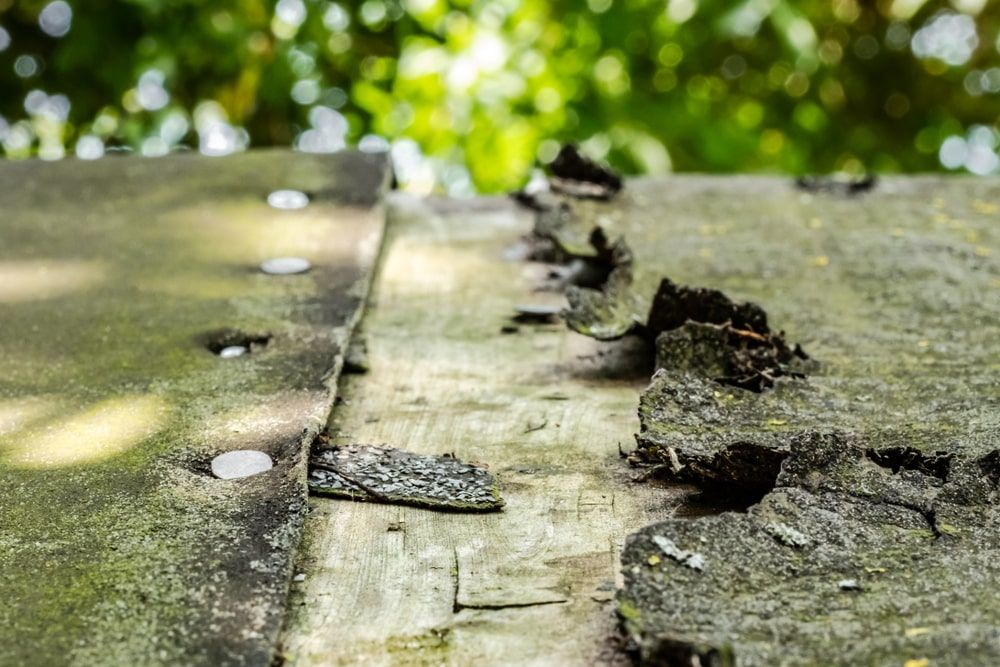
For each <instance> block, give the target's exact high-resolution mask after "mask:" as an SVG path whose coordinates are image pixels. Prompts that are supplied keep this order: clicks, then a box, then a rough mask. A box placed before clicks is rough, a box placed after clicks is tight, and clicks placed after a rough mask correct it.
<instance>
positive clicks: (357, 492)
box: [309, 445, 504, 512]
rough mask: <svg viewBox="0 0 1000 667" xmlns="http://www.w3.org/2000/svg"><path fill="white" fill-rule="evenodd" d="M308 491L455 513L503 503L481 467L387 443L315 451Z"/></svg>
mask: <svg viewBox="0 0 1000 667" xmlns="http://www.w3.org/2000/svg"><path fill="white" fill-rule="evenodd" d="M309 490H310V491H311V492H312V493H314V494H316V495H322V496H334V497H338V498H348V499H351V500H363V501H368V502H380V503H395V504H401V505H415V506H417V507H425V508H428V509H440V510H449V511H455V512H492V511H496V510H499V509H500V508H502V507H503V505H504V502H503V499H502V498H501V497H500V492H499V489H498V488H497V483H496V480H495V479H494V477H493V475H491V474H490V473H489V472H487V471H486V469H484V468H483V467H481V466H477V465H473V464H470V463H463V462H462V461H459V460H458V459H456V458H455V457H453V456H448V455H445V456H426V455H420V454H414V453H412V452H406V451H403V450H400V449H393V448H391V447H377V446H374V445H342V446H336V447H332V448H330V449H324V450H321V451H318V452H315V453H314V454H313V455H312V457H311V458H310V461H309Z"/></svg>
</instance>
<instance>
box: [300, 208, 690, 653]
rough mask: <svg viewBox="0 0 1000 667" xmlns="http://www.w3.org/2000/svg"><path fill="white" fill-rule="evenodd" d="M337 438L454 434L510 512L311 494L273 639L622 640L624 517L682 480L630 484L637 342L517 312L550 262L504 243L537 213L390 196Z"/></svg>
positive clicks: (372, 648)
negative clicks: (527, 319) (619, 596)
mask: <svg viewBox="0 0 1000 667" xmlns="http://www.w3.org/2000/svg"><path fill="white" fill-rule="evenodd" d="M391 201H392V204H391V207H390V223H389V229H388V231H387V240H386V244H385V247H384V250H383V255H382V260H381V265H380V270H379V273H378V277H377V280H376V285H375V287H374V288H373V296H372V301H371V304H370V307H369V310H368V312H367V315H366V318H365V321H364V324H363V327H364V330H365V333H366V335H367V339H368V352H369V366H370V371H369V372H368V374H367V375H351V376H345V377H344V378H343V380H342V383H341V391H340V397H341V399H342V401H343V402H342V404H340V405H339V407H338V408H336V410H335V415H334V422H333V425H332V431H333V435H334V436H337V435H338V433H339V438H338V437H335V438H334V441H335V442H337V441H338V440H340V441H342V442H354V443H373V444H388V445H391V446H394V447H402V448H405V449H409V450H413V451H416V452H421V453H431V454H443V453H448V452H453V453H454V454H455V455H456V456H458V457H459V458H460V459H463V460H466V461H477V462H480V463H485V464H488V465H489V466H490V471H491V472H492V473H494V474H495V475H497V477H498V479H499V481H500V484H501V491H502V493H503V496H504V499H505V501H506V503H507V504H506V507H505V508H504V511H503V512H502V513H497V514H490V515H459V514H452V513H436V512H433V511H428V510H421V509H416V508H411V507H400V506H392V505H378V504H366V503H355V502H350V501H343V500H330V499H327V498H313V499H311V501H310V508H311V510H312V511H311V513H310V515H309V517H308V519H307V521H306V538H305V541H304V544H305V546H304V549H303V554H302V558H301V561H300V563H299V569H298V571H299V572H300V573H301V574H303V575H305V579H304V581H301V582H300V583H297V584H295V585H294V587H293V594H292V597H291V602H290V604H291V612H290V616H289V621H290V622H289V625H288V627H287V628H286V632H285V633H284V640H283V644H282V651H283V654H284V655H285V657H286V659H288V660H289V662H290V664H296V665H329V664H342V665H354V664H367V665H399V664H404V665H405V664H426V665H440V664H451V665H467V664H539V665H542V664H545V665H551V664H586V663H589V662H591V661H592V660H594V659H597V658H598V657H600V656H601V655H602V654H605V655H606V657H607V654H611V657H610V658H609V659H611V660H614V659H617V658H616V657H615V656H614V651H612V650H610V648H609V646H608V644H607V643H606V640H607V638H608V637H610V636H612V635H613V634H614V632H615V617H614V611H613V609H614V605H613V604H612V602H611V601H612V599H613V595H614V590H615V588H616V586H617V583H616V581H617V577H618V570H619V565H618V553H619V550H620V548H621V545H622V541H623V539H624V537H625V535H626V534H627V533H629V532H631V531H633V530H635V529H637V528H638V527H640V526H643V525H646V524H647V523H649V522H651V521H653V520H655V519H658V518H663V517H666V516H669V515H670V513H671V512H672V510H673V508H674V507H676V505H677V504H678V503H679V502H680V500H679V499H680V495H681V494H680V492H679V491H678V490H677V489H669V490H668V489H664V488H658V487H655V486H652V485H648V484H635V483H633V482H631V478H632V477H633V476H635V475H636V474H637V471H635V470H633V469H630V468H629V467H628V466H627V465H626V464H625V463H624V462H623V461H622V460H621V458H620V456H619V450H618V446H619V444H621V445H622V447H624V448H629V447H630V446H631V443H632V439H633V434H634V433H635V432H636V430H637V428H638V422H637V420H636V407H637V404H638V396H639V393H640V392H641V390H642V388H643V387H644V386H645V385H646V384H647V383H648V380H649V368H648V367H645V366H644V365H643V364H641V363H640V364H638V366H639V367H636V366H637V364H636V360H637V359H643V358H647V359H648V350H636V349H634V348H632V347H630V346H631V345H632V343H631V342H626V343H615V344H604V343H597V342H595V341H591V340H589V339H587V338H585V337H583V336H580V335H579V334H576V333H573V332H570V331H568V330H567V329H566V327H565V325H564V324H562V323H561V322H558V321H557V322H555V323H553V324H548V325H531V324H521V325H519V330H518V331H517V332H515V333H508V334H504V333H501V328H502V327H503V326H504V325H510V324H511V322H510V319H509V318H510V316H511V315H513V313H514V307H515V306H516V305H518V304H533V303H534V304H555V305H561V304H562V303H563V298H562V296H561V295H560V294H558V293H552V292H535V291H534V289H535V286H536V285H537V284H539V282H541V281H542V279H544V278H545V273H546V272H547V268H546V267H545V266H544V265H541V264H537V263H528V262H524V261H520V260H518V259H515V258H514V256H515V255H517V252H513V251H516V248H514V246H515V244H517V242H518V240H519V238H520V237H521V236H522V235H524V234H525V233H527V232H528V231H530V229H531V225H532V220H531V215H530V214H529V213H528V212H526V211H525V210H523V209H520V208H518V207H516V206H515V205H514V204H512V203H511V202H509V201H505V200H502V199H492V200H489V199H488V200H474V201H458V202H448V201H442V200H429V201H425V202H421V201H416V200H411V199H406V198H396V199H394V200H391Z"/></svg>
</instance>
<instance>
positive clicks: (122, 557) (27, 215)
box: [0, 152, 386, 665]
mask: <svg viewBox="0 0 1000 667" xmlns="http://www.w3.org/2000/svg"><path fill="white" fill-rule="evenodd" d="M385 172H386V169H385V162H384V159H383V158H379V157H373V156H370V155H361V154H349V153H345V154H340V155H337V156H327V157H317V156H307V155H295V154H290V153H284V152H263V153H249V154H243V155H238V156H233V157H231V158H222V159H207V158H202V157H198V156H174V157H167V158H162V159H156V160H142V159H131V158H123V159H118V158H107V159H104V160H100V161H98V162H94V163H87V164H81V163H79V162H76V161H73V160H67V161H65V162H62V163H57V164H46V163H41V162H26V163H19V164H10V163H8V164H0V182H2V183H3V188H2V190H0V210H2V211H3V213H2V215H0V236H2V238H3V244H2V246H0V358H2V359H3V372H2V373H0V497H2V498H3V502H2V507H0V599H3V601H4V604H3V605H2V607H0V663H2V664H17V665H58V664H87V665H93V664H101V665H117V664H121V665H136V664H188V665H199V664H205V665H219V664H251V665H266V664H267V663H268V661H269V660H270V655H271V652H272V642H273V639H274V636H275V634H276V632H277V629H278V626H279V624H280V620H281V615H282V611H283V602H284V597H285V592H286V589H287V585H288V580H289V577H290V567H291V566H290V557H291V551H292V550H293V549H294V547H295V545H296V544H297V543H298V536H299V532H300V524H301V520H302V514H303V511H304V509H305V507H304V506H305V461H304V457H303V456H302V455H301V452H302V451H303V443H304V442H306V441H308V440H309V439H310V438H311V437H312V435H313V434H315V433H316V432H317V431H318V430H319V429H320V428H321V427H322V425H323V423H324V422H325V419H326V416H327V414H328V412H329V408H330V405H331V403H332V399H331V386H332V383H333V382H334V381H335V379H336V376H337V372H338V370H339V365H340V350H341V349H342V347H343V345H344V344H345V342H346V339H347V337H348V334H349V331H350V329H351V328H352V326H353V324H354V321H355V319H356V317H357V314H358V311H359V306H360V304H361V302H362V300H363V298H364V295H365V293H366V290H367V284H368V276H369V273H370V269H371V266H372V264H373V261H374V257H375V253H376V251H377V247H378V243H379V239H380V236H381V229H382V217H383V215H382V212H381V210H380V208H379V204H378V202H379V198H380V195H381V192H382V189H383V185H384V182H385V178H386V173H385ZM280 188H295V189H297V190H302V191H306V192H309V193H310V195H311V198H312V204H310V206H308V207H307V208H304V209H301V210H296V211H280V210H275V209H273V208H271V207H269V206H268V205H267V203H266V199H267V196H268V194H269V193H270V192H271V191H273V190H277V189H280ZM278 256H301V257H306V258H308V259H309V261H310V262H311V263H312V270H311V271H310V273H308V274H305V275H298V276H267V275H264V274H262V273H260V271H259V269H258V267H259V266H260V264H261V262H262V261H264V260H266V259H268V258H270V257H278ZM234 344H243V345H246V346H247V347H248V349H249V350H250V353H249V354H245V355H243V356H241V357H237V358H232V359H223V358H220V357H219V356H218V352H220V351H221V349H222V348H224V347H225V346H227V345H234ZM237 449H257V450H261V451H263V452H265V453H267V454H268V455H269V456H270V457H271V458H272V459H273V460H274V462H275V467H274V468H273V469H271V470H269V471H267V472H265V473H262V474H259V475H256V476H254V477H250V478H246V479H241V480H220V479H216V478H214V477H213V476H212V475H211V473H210V471H209V463H210V461H211V460H212V458H213V457H214V456H215V455H217V454H219V453H222V452H225V451H228V450H237Z"/></svg>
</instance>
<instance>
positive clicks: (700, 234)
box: [567, 177, 1000, 665]
mask: <svg viewBox="0 0 1000 667" xmlns="http://www.w3.org/2000/svg"><path fill="white" fill-rule="evenodd" d="M998 202H1000V183H998V181H996V180H995V179H994V180H976V179H941V178H909V179H902V178H887V179H881V180H880V181H879V183H878V185H877V187H875V188H874V189H872V190H870V191H869V192H867V193H866V194H864V195H863V196H855V197H849V198H848V197H841V196H837V195H836V194H831V193H827V192H826V191H823V192H822V193H821V194H813V193H808V192H802V191H799V190H797V189H796V188H795V187H794V185H793V184H792V183H791V182H788V181H784V180H779V179H765V178H736V179H712V178H698V177H678V178H673V179H670V180H661V181H654V180H639V181H636V182H630V183H629V184H628V185H627V187H626V188H625V189H624V190H623V192H622V194H621V195H620V197H619V199H618V200H617V201H616V204H615V205H614V206H607V205H603V206H602V205H601V204H599V203H589V202H588V203H585V204H581V203H576V204H573V207H574V210H575V212H576V213H575V217H573V218H567V219H572V220H573V222H572V223H571V225H572V226H575V227H578V228H588V227H590V228H591V229H592V228H593V226H594V225H595V224H597V223H598V222H599V223H600V225H601V227H602V229H603V233H604V234H605V235H607V236H616V235H623V236H624V237H625V239H626V241H627V243H628V244H629V245H630V246H631V247H632V248H633V249H634V252H635V261H634V264H633V265H632V267H631V271H632V277H633V280H632V281H631V282H629V283H628V284H627V285H626V286H625V289H624V291H622V292H619V293H613V291H612V290H610V289H609V286H605V288H604V290H603V292H601V291H593V290H579V291H580V292H581V293H582V294H585V295H587V298H589V299H591V302H592V303H595V304H598V305H601V304H607V303H608V299H611V302H613V303H621V294H626V295H627V298H628V299H630V300H631V303H633V304H639V305H638V306H637V307H635V308H631V309H630V310H629V314H628V318H627V321H626V320H622V319H621V318H620V317H619V313H616V312H615V311H614V310H613V309H608V308H604V309H603V310H602V309H601V308H598V307H590V308H589V309H587V310H585V311H580V312H578V313H577V314H576V321H578V322H585V323H587V322H589V324H587V325H586V326H580V327H577V328H578V330H586V329H587V327H588V326H589V327H592V328H598V329H602V330H610V329H614V328H615V327H617V330H618V331H621V332H624V331H633V332H638V333H642V329H643V328H644V327H648V326H649V322H650V321H651V320H652V319H653V318H651V317H650V312H651V311H650V308H649V307H650V306H652V304H653V302H654V295H655V294H656V291H657V288H658V287H659V285H660V281H661V279H662V278H664V277H670V278H671V279H673V280H674V281H675V282H677V283H680V284H695V285H700V286H706V287H711V288H716V289H721V290H723V291H724V292H725V293H726V294H727V295H728V296H730V297H732V298H733V299H736V300H747V301H752V302H754V303H756V304H759V305H760V306H761V307H762V308H763V309H764V310H766V311H767V322H768V323H769V325H770V327H771V328H772V329H784V330H786V331H787V335H788V339H789V340H795V341H800V342H801V343H802V345H803V347H804V348H805V349H807V350H808V351H809V353H810V355H811V356H812V357H813V358H814V359H815V360H816V366H815V367H813V368H811V369H810V375H809V377H808V378H807V379H795V378H787V377H784V378H778V379H777V380H776V382H775V383H774V385H773V388H770V389H766V390H765V391H763V392H762V393H755V392H750V391H746V390H744V389H740V388H736V387H732V386H726V385H725V384H721V383H720V382H717V381H716V380H715V379H713V377H714V373H715V372H716V371H717V370H718V368H719V366H720V362H719V359H718V358H713V352H712V351H713V349H717V348H714V347H713V346H712V345H707V344H706V338H705V336H703V335H700V334H699V335H695V333H697V332H695V331H694V330H693V329H692V328H691V327H690V326H689V327H688V328H687V329H686V330H685V332H686V335H678V336H676V337H675V339H674V340H671V341H664V340H663V339H662V336H661V340H660V341H659V343H660V344H659V350H658V351H659V353H660V354H659V355H658V361H657V363H658V365H659V366H661V368H660V370H658V371H657V373H656V374H655V375H654V378H653V382H652V384H651V385H650V387H649V389H648V390H647V391H646V392H645V394H644V395H643V398H642V403H641V406H640V420H641V430H640V433H639V436H638V445H639V449H638V452H637V454H638V456H639V457H640V458H643V459H645V460H646V461H649V462H652V463H657V464H660V466H661V468H660V470H659V472H660V473H661V474H662V475H664V476H666V477H669V478H672V479H677V480H681V481H689V482H694V483H696V484H699V485H700V486H702V487H703V488H705V489H706V490H708V491H712V492H714V493H717V494H718V493H722V494H723V495H724V496H732V495H733V494H734V492H745V493H746V497H747V498H749V499H751V501H752V500H758V499H760V498H761V497H762V496H763V500H761V501H760V503H759V504H757V505H754V506H753V507H752V508H751V510H750V512H749V513H748V514H746V515H741V514H733V513H727V514H723V515H720V516H716V517H708V518H702V519H697V520H694V521H690V522H685V521H679V520H675V521H670V522H667V523H665V524H659V525H657V526H653V527H651V528H649V529H647V530H646V531H643V532H642V533H641V534H640V537H637V538H636V539H635V540H633V542H632V543H631V546H630V547H629V548H628V549H627V551H626V554H625V555H624V560H625V561H626V562H627V563H628V565H627V568H626V574H627V577H628V582H627V585H626V588H625V590H624V592H623V593H622V597H621V610H622V614H623V616H624V617H625V618H626V619H627V620H628V623H627V627H628V629H629V630H630V632H631V633H632V634H633V636H635V637H636V638H638V639H640V640H641V644H642V646H643V649H644V655H645V657H646V658H647V659H649V660H650V661H652V662H656V661H657V660H666V659H667V658H665V657H664V656H667V655H673V653H671V652H676V651H680V655H683V654H684V652H685V651H690V650H696V652H698V651H701V652H702V653H704V654H705V656H706V657H704V659H703V662H706V663H707V664H725V663H726V660H728V659H729V657H730V656H731V655H735V658H736V660H737V664H741V665H742V664H815V663H816V662H817V661H821V662H830V661H838V660H841V656H843V664H859V663H861V664H883V663H884V664H898V663H899V662H901V661H902V660H903V659H905V658H907V657H913V658H914V659H917V658H920V657H922V655H923V654H924V653H926V655H927V656H928V657H938V658H941V659H944V660H945V661H946V662H947V664H959V662H960V660H959V658H961V659H962V660H967V661H968V662H966V663H965V664H983V663H984V662H986V663H989V662H991V661H992V659H993V658H994V653H993V651H994V650H995V647H994V646H993V645H989V644H988V642H986V639H985V638H986V637H987V636H989V635H990V634H991V633H992V636H994V637H995V635H996V633H997V632H998V631H1000V625H998V624H997V623H996V622H995V620H990V615H991V614H992V615H993V616H994V618H995V615H996V611H997V610H996V609H995V608H994V607H993V603H991V602H989V601H988V600H985V599H984V598H983V595H982V594H981V592H980V591H982V590H984V589H989V588H993V587H995V586H996V585H997V584H998V583H1000V579H998V577H997V575H998V573H997V571H996V570H995V569H994V568H993V566H992V565H990V564H988V563H987V562H985V561H986V560H988V558H987V556H986V554H988V553H989V551H990V550H991V549H994V548H995V544H994V538H993V537H992V536H991V535H990V534H989V531H990V530H991V529H990V528H989V527H990V526H993V525H994V524H995V523H996V521H997V519H996V517H995V512H994V508H993V504H992V502H993V501H992V498H991V492H989V488H988V487H990V485H992V484H993V483H994V482H995V478H996V472H995V466H996V461H997V459H998V456H1000V455H998V454H997V448H998V447H1000V443H998V437H1000V436H998V434H1000V391H998V384H997V369H998V367H997V359H998V358H1000V344H998V341H1000V289H998V288H1000V270H998V268H1000V267H998V262H997V258H996V253H997V247H998V242H997V234H998V230H1000V225H997V221H998V215H997V203H998ZM612 287H613V286H612ZM654 315H655V311H654ZM573 317H574V316H573V314H572V311H571V315H570V317H568V318H567V320H568V321H571V322H572V321H573ZM678 331H680V330H678ZM701 333H704V332H701ZM667 343H669V344H667ZM685 351H686V352H687V354H685ZM831 430H833V431H834V434H833V435H829V437H830V438H832V440H831V442H832V443H833V444H830V445H829V447H820V446H819V445H818V444H816V438H818V437H819V435H820V434H828V432H830V431H831ZM845 443H850V444H845ZM797 447H798V450H797V449H796V448H797ZM828 450H832V451H836V452H840V453H841V454H843V456H846V457H847V458H848V459H850V461H851V463H850V465H848V464H846V463H844V464H843V465H841V464H840V463H837V464H836V465H834V460H836V461H839V459H837V457H833V458H829V457H828V458H824V457H822V456H818V454H817V453H818V452H825V451H828ZM794 470H797V471H798V472H799V474H797V475H793V474H792V472H791V471H794ZM818 480H823V481H822V483H820V481H818ZM776 485H777V486H776ZM772 489H775V490H774V491H773V492H771V490H772ZM769 492H770V493H769ZM765 494H766V495H765ZM779 509H780V510H781V511H782V512H784V514H779ZM944 515H948V516H949V517H950V518H949V520H948V521H947V522H946V523H948V525H949V526H951V527H952V529H953V532H954V533H955V535H946V533H947V532H948V531H945V530H941V523H940V522H941V519H940V517H941V516H944ZM779 516H780V517H783V518H781V520H780V521H778V520H777V519H775V517H779ZM935 517H937V518H936V519H935ZM935 522H936V526H937V527H935ZM771 524H774V525H771ZM900 530H903V531H907V530H914V531H920V532H919V534H920V535H922V536H923V538H924V540H925V541H924V542H918V543H914V544H912V545H911V544H909V543H908V542H905V541H903V540H902V538H901V537H900V535H901V534H900V533H899V531H900ZM935 531H937V532H935ZM775 534H777V535H779V537H775ZM654 536H659V537H660V538H661V540H668V541H671V542H672V543H674V544H675V545H676V546H677V548H678V549H680V550H681V551H685V550H686V551H690V552H697V553H700V554H703V556H704V560H705V568H704V573H699V572H698V571H697V570H695V569H692V568H690V567H687V566H686V565H685V564H684V563H680V562H678V560H677V559H675V558H671V557H669V554H664V553H661V552H662V551H663V550H662V549H660V552H657V551H656V548H654V547H656V545H655V542H654V541H652V538H653V537H654ZM801 539H805V540H808V541H809V542H810V543H811V544H813V546H812V547H806V546H794V547H793V546H790V545H788V544H785V546H784V547H782V546H781V545H782V544H784V543H785V542H789V543H796V542H798V541H800V540H801ZM789 549H790V550H789ZM795 549H799V551H796V550H795ZM810 549H812V550H810ZM833 553H836V554H839V556H838V557H834V556H832V555H830V554H833ZM737 554H738V555H737ZM865 554H870V558H869V557H868V556H865ZM653 556H656V558H652V557H653ZM651 559H652V560H654V561H658V562H657V563H656V564H655V565H650V564H649V563H650V562H651ZM869 561H870V562H869ZM875 561H879V562H882V563H883V564H882V565H878V564H877V563H875ZM862 562H863V565H859V563H862ZM661 563H662V564H661ZM713 563H714V565H713ZM793 566H795V567H793ZM864 566H870V567H886V568H887V569H888V570H890V571H893V572H895V574H894V575H893V577H895V578H889V579H888V580H886V582H884V584H885V585H883V584H881V583H878V581H872V580H871V577H866V576H864V575H865V572H864V570H863V567H864ZM713 567H714V568H715V571H717V572H718V576H716V574H714V573H713ZM859 567H860V568H862V569H859ZM636 568H638V569H636ZM840 580H844V581H846V582H847V583H845V586H844V587H843V588H845V589H846V591H849V593H848V592H845V590H841V588H839V587H838V581H840ZM851 580H856V581H855V582H853V583H858V584H859V585H860V590H851V589H852V588H854V586H853V583H852V582H851ZM668 581H669V582H670V583H669V585H668V583H667V582H668ZM827 586H828V587H829V588H824V587H827ZM824 590H832V591H833V593H832V594H831V595H829V596H824V595H822V592H823V591H824ZM848 594H849V595H852V596H854V597H847V598H845V597H844V596H845V595H848ZM963 596H964V597H963ZM963 599H964V600H965V601H966V602H965V604H964V605H963V606H961V607H958V606H955V604H957V601H959V600H963ZM953 603H955V604H953ZM921 606H924V607H926V608H927V609H936V610H937V611H936V615H934V614H933V613H931V612H927V613H926V614H924V612H923V611H920V612H919V613H918V611H917V608H918V607H921ZM922 614H923V615H922ZM908 617H912V618H913V619H914V625H916V626H920V625H922V624H928V626H929V627H931V628H932V629H931V630H928V631H927V632H924V631H923V630H919V629H918V630H917V631H913V632H916V635H914V636H915V637H916V636H918V635H919V636H920V637H923V635H925V634H926V635H933V636H934V637H936V638H928V637H923V639H920V640H919V642H916V643H912V642H911V644H912V647H913V649H914V653H913V655H912V656H908V654H907V651H909V648H908V647H911V644H905V645H904V644H903V643H900V642H901V641H902V640H898V641H897V639H898V638H897V637H896V633H897V630H898V631H899V632H903V630H900V629H899V627H898V626H899V624H906V623H909V622H910V621H908V620H907V618H908ZM816 619H820V621H822V623H825V625H823V624H819V625H817V623H820V621H817V620H816ZM963 623H967V625H966V626H964V627H963V626H962V624H963ZM862 627H863V628H866V633H867V634H866V636H868V637H871V639H870V640H868V639H862V638H861V636H860V635H859V628H862ZM907 627H909V626H907ZM904 629H905V628H904ZM911 634H912V633H911ZM883 635H884V637H885V638H886V639H884V641H883ZM838 641H839V642H841V643H844V642H847V643H850V644H851V646H850V648H849V649H846V648H844V647H843V646H839V647H838V648H836V649H835V648H834V646H838V643H837V642H838ZM908 641H909V640H908ZM692 647H694V648H692ZM706 647H715V649H716V650H717V653H713V654H712V655H713V656H714V657H710V656H708V654H709V653H711V651H710V650H709V649H708V648H706ZM960 647H964V648H965V649H967V650H968V653H962V652H961V651H960ZM904 649H905V650H904ZM713 661H715V662H713Z"/></svg>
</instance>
